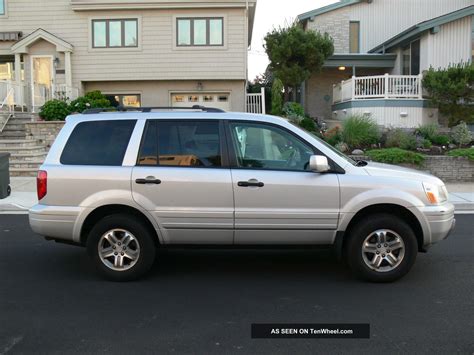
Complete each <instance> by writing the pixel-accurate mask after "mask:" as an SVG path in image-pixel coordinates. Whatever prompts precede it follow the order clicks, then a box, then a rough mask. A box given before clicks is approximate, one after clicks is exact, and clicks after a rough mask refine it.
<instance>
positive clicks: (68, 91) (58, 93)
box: [53, 84, 79, 101]
mask: <svg viewBox="0 0 474 355" xmlns="http://www.w3.org/2000/svg"><path fill="white" fill-rule="evenodd" d="M53 96H54V98H55V99H58V100H71V101H72V100H75V99H77V98H78V97H79V89H78V88H73V87H70V86H67V85H65V84H57V85H55V87H54V93H53Z"/></svg>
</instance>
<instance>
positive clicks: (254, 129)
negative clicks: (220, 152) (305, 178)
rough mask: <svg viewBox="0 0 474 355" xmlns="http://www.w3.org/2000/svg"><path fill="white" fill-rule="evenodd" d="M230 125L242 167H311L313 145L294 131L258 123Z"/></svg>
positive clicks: (275, 168)
mask: <svg viewBox="0 0 474 355" xmlns="http://www.w3.org/2000/svg"><path fill="white" fill-rule="evenodd" d="M230 128H231V135H232V141H233V145H234V150H235V152H236V158H237V166H238V167H239V168H249V169H269V170H295V171H306V170H308V166H309V158H310V157H311V155H312V154H314V153H313V148H312V147H311V146H310V145H307V144H306V143H304V142H302V141H301V140H299V139H298V138H296V137H295V136H294V135H292V134H291V133H289V132H287V131H285V130H283V129H280V128H278V127H275V126H271V125H266V124H259V123H240V122H239V123H231V124H230Z"/></svg>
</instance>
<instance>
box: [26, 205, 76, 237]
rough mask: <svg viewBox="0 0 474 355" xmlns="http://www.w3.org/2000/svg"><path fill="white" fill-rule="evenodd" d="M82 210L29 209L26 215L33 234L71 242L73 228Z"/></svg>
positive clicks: (56, 208) (50, 207) (43, 207)
mask: <svg viewBox="0 0 474 355" xmlns="http://www.w3.org/2000/svg"><path fill="white" fill-rule="evenodd" d="M81 211H82V209H81V208H80V207H68V206H45V205H41V204H37V205H34V206H33V207H31V209H30V210H29V213H28V217H29V221H30V226H31V229H32V230H33V232H35V233H38V234H41V235H43V236H45V237H51V238H55V239H62V240H67V241H73V239H74V238H73V235H74V226H75V223H76V221H77V218H78V216H79V215H80V213H81Z"/></svg>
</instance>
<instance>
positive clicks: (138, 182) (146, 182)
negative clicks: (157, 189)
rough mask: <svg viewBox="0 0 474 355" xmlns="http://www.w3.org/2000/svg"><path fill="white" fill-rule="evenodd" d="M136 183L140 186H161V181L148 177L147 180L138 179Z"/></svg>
mask: <svg viewBox="0 0 474 355" xmlns="http://www.w3.org/2000/svg"><path fill="white" fill-rule="evenodd" d="M135 183H136V184H140V185H145V184H155V185H159V184H161V180H160V179H155V178H154V177H147V178H146V179H136V180H135Z"/></svg>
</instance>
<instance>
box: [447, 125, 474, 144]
mask: <svg viewBox="0 0 474 355" xmlns="http://www.w3.org/2000/svg"><path fill="white" fill-rule="evenodd" d="M451 137H452V138H453V141H454V143H456V144H459V145H465V144H468V143H471V140H472V134H471V131H470V130H469V127H468V126H467V124H466V123H465V122H461V123H460V124H458V125H457V126H455V127H453V129H452V130H451Z"/></svg>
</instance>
